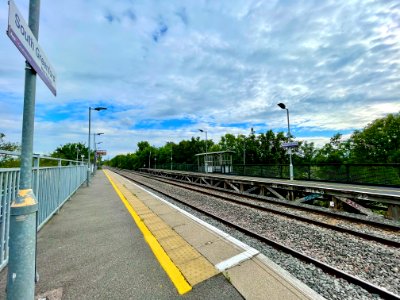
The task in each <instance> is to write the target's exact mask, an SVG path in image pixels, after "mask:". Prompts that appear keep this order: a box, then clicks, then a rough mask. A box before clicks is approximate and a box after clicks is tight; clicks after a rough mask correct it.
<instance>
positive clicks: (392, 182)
mask: <svg viewBox="0 0 400 300" xmlns="http://www.w3.org/2000/svg"><path fill="white" fill-rule="evenodd" d="M157 167H158V168H159V169H165V170H169V169H170V168H171V165H170V164H159V165H158V166H157ZM172 169H173V170H176V171H189V172H199V171H200V172H204V167H202V166H200V170H199V168H198V167H197V165H194V164H178V163H174V164H173V165H172ZM232 174H235V175H242V176H254V177H266V178H277V179H289V166H288V165H233V173H232ZM294 179H297V180H310V181H329V182H338V183H351V184H366V185H380V186H394V187H399V186H400V164H398V163H397V164H396V163H392V164H295V165H294Z"/></svg>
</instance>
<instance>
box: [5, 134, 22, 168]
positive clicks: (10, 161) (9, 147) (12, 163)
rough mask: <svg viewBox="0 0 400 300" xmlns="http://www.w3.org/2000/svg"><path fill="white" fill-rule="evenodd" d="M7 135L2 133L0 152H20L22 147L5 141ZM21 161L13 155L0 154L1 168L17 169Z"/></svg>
mask: <svg viewBox="0 0 400 300" xmlns="http://www.w3.org/2000/svg"><path fill="white" fill-rule="evenodd" d="M5 137H6V136H5V134H4V133H1V132H0V150H5V151H10V152H19V151H20V150H21V147H20V145H19V144H17V143H10V142H6V141H5ZM19 165H20V160H19V159H18V158H15V157H13V156H11V155H1V154H0V168H16V167H19Z"/></svg>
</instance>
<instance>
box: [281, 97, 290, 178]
mask: <svg viewBox="0 0 400 300" xmlns="http://www.w3.org/2000/svg"><path fill="white" fill-rule="evenodd" d="M278 106H279V107H280V108H282V109H286V114H287V127H288V141H289V142H290V140H291V134H290V123H289V109H288V108H286V105H285V104H284V103H278ZM288 152H289V174H290V175H289V176H290V180H293V164H292V148H290V147H289V148H288Z"/></svg>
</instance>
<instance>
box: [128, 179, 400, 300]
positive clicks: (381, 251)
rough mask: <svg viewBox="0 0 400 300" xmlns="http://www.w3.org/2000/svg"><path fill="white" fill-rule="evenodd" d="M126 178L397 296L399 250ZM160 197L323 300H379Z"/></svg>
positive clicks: (398, 291)
mask: <svg viewBox="0 0 400 300" xmlns="http://www.w3.org/2000/svg"><path fill="white" fill-rule="evenodd" d="M129 176H134V177H135V180H138V181H141V182H144V183H145V184H148V185H151V186H153V187H154V189H155V190H157V189H160V190H162V191H163V192H165V193H170V194H171V195H174V197H177V198H179V199H180V200H182V201H185V202H186V201H188V202H190V204H191V205H194V206H196V207H200V208H201V209H204V210H206V211H208V212H211V213H214V214H218V215H220V216H221V217H224V218H226V219H229V220H231V221H235V222H236V223H237V224H238V225H241V226H243V227H246V228H250V229H251V230H253V231H256V232H258V233H259V234H262V235H264V236H266V237H268V238H270V239H273V240H275V241H277V242H279V243H282V244H285V245H286V246H289V247H291V248H292V249H295V250H297V251H300V252H302V253H304V254H306V255H309V256H312V257H314V258H315V259H318V260H320V261H323V262H325V263H327V264H329V265H332V266H335V267H336V268H339V269H341V270H343V271H345V272H347V273H350V274H352V275H354V276H357V277H359V278H361V279H364V280H366V281H368V282H371V283H372V284H375V285H378V286H380V287H383V288H386V289H387V290H389V291H391V292H392V293H395V294H398V295H399V294H400V272H399V268H398V266H399V265H400V251H399V249H396V248H393V247H388V246H384V245H380V244H378V243H373V242H369V241H365V240H362V239H359V238H357V237H354V236H351V235H348V234H343V233H336V232H333V231H332V230H329V229H324V228H321V227H318V226H315V225H309V224H307V225H305V224H304V223H301V222H299V221H296V220H293V219H289V218H287V217H282V216H277V215H274V214H272V213H267V212H260V211H257V210H255V209H249V208H247V209H246V210H243V207H241V206H240V205H236V204H231V203H227V202H225V201H222V200H219V199H217V198H214V197H209V196H204V195H201V194H198V193H194V192H192V191H188V190H184V189H181V188H178V187H176V186H175V187H172V186H170V185H168V184H166V183H161V182H158V181H155V180H153V179H148V178H144V177H141V176H137V175H133V174H129ZM160 196H161V197H163V198H164V199H166V200H168V201H170V202H172V203H174V204H175V205H177V206H179V207H181V208H183V209H185V210H186V211H189V212H190V213H192V214H193V215H195V216H197V217H199V218H201V219H203V220H204V221H206V222H208V223H210V224H212V225H214V226H216V227H218V228H220V229H221V230H224V231H225V232H228V233H229V234H231V235H232V236H234V237H236V238H238V239H239V240H241V241H243V242H245V243H247V244H249V245H250V246H252V247H254V248H255V249H257V250H259V251H260V252H261V253H263V254H264V255H266V256H267V257H269V258H270V259H272V260H273V261H274V262H276V263H277V264H279V265H280V266H281V267H282V268H284V269H286V270H287V271H289V272H290V273H291V274H292V275H294V276H295V277H297V278H298V279H299V280H301V281H303V282H304V283H306V284H307V285H308V286H310V287H311V288H313V289H314V290H315V291H317V292H318V293H320V294H321V295H323V296H324V297H326V298H327V299H379V298H380V297H379V296H378V295H373V294H371V293H369V292H368V291H366V290H364V289H362V288H360V287H359V286H356V285H353V284H349V283H348V282H347V281H345V280H343V279H338V278H335V277H332V276H330V275H328V274H326V273H324V272H323V271H322V270H321V269H319V268H317V267H315V266H314V265H312V264H306V263H304V262H302V261H300V260H298V259H296V258H294V257H292V256H290V255H288V254H285V253H282V252H280V251H277V250H275V249H274V248H272V247H270V246H268V245H266V244H265V243H262V242H260V241H258V240H256V239H254V238H251V237H248V236H246V235H244V234H242V233H240V232H238V231H237V230H235V229H232V228H230V227H227V226H225V225H223V224H221V223H220V222H218V221H216V220H214V219H212V218H210V217H207V216H204V215H203V214H201V213H199V212H197V211H195V210H193V209H191V208H189V207H187V206H185V205H183V204H181V203H179V202H177V201H174V200H172V199H170V198H168V197H165V196H162V195H161V194H160Z"/></svg>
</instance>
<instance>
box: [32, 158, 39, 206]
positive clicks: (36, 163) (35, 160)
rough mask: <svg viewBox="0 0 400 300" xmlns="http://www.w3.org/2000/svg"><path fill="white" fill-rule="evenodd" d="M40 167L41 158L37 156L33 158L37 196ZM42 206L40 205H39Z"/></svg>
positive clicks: (37, 193) (36, 192) (36, 193)
mask: <svg viewBox="0 0 400 300" xmlns="http://www.w3.org/2000/svg"><path fill="white" fill-rule="evenodd" d="M39 167H40V156H35V157H34V158H33V168H34V169H35V173H36V176H35V195H36V197H38V195H39ZM39 205H40V204H39Z"/></svg>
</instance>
